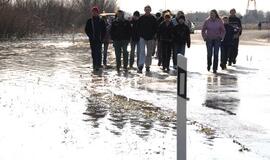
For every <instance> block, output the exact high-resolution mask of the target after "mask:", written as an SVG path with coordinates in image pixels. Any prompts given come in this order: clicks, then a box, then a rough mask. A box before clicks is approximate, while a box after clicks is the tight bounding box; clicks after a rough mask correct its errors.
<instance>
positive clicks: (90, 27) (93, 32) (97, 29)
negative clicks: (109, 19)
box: [85, 17, 106, 42]
mask: <svg viewBox="0 0 270 160" xmlns="http://www.w3.org/2000/svg"><path fill="white" fill-rule="evenodd" d="M93 22H94V23H93ZM85 33H86V34H87V36H88V38H89V41H90V42H91V41H98V42H102V41H103V39H104V36H105V33H106V25H105V22H104V21H103V20H102V19H101V18H99V17H93V18H90V19H89V20H88V21H87V23H86V26H85Z"/></svg>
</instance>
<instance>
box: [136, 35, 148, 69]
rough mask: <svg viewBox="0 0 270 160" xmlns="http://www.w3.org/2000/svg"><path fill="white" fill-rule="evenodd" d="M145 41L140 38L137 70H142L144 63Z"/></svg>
mask: <svg viewBox="0 0 270 160" xmlns="http://www.w3.org/2000/svg"><path fill="white" fill-rule="evenodd" d="M145 43H146V42H145V40H144V39H143V38H140V57H139V66H138V69H139V70H142V69H143V66H144V62H145Z"/></svg>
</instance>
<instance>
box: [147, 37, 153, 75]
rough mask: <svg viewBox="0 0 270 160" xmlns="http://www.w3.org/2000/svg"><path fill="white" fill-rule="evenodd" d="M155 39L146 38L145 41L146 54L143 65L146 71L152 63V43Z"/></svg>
mask: <svg viewBox="0 0 270 160" xmlns="http://www.w3.org/2000/svg"><path fill="white" fill-rule="evenodd" d="M154 41H155V40H148V41H146V45H147V46H146V47H147V55H146V59H145V66H146V69H147V71H149V68H150V66H151V64H152V53H153V49H154V48H153V44H154Z"/></svg>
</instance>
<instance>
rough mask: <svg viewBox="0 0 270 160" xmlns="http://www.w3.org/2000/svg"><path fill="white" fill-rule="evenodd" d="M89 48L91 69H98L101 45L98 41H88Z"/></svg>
mask: <svg viewBox="0 0 270 160" xmlns="http://www.w3.org/2000/svg"><path fill="white" fill-rule="evenodd" d="M90 48H91V54H92V59H93V69H98V68H100V67H101V59H102V54H101V50H102V43H101V42H100V41H90Z"/></svg>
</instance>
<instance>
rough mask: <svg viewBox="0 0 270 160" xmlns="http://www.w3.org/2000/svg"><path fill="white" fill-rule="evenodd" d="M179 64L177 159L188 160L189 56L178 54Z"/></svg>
mask: <svg viewBox="0 0 270 160" xmlns="http://www.w3.org/2000/svg"><path fill="white" fill-rule="evenodd" d="M177 66H178V69H177V70H178V76H177V160H186V159H187V153H186V151H187V150H186V148H187V143H186V120H187V115H186V111H187V110H186V98H187V58H186V57H184V56H182V55H181V54H178V55H177Z"/></svg>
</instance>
